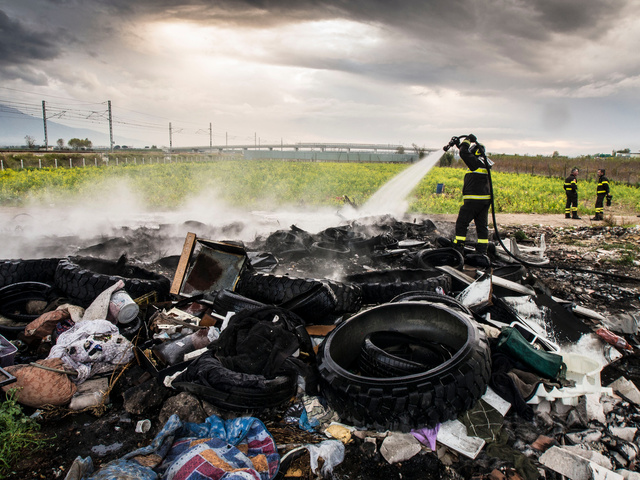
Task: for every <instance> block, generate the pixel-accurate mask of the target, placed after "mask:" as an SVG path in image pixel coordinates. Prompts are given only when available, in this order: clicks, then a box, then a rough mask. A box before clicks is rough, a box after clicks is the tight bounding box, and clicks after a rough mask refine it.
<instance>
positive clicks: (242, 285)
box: [236, 273, 362, 321]
mask: <svg viewBox="0 0 640 480" xmlns="http://www.w3.org/2000/svg"><path fill="white" fill-rule="evenodd" d="M318 286H324V287H325V288H326V289H327V290H328V292H327V293H329V292H330V294H328V295H324V299H322V298H316V299H315V302H316V306H315V307H313V308H314V309H315V310H309V309H307V310H306V311H305V313H306V315H307V316H308V315H309V314H312V316H313V317H314V320H315V321H317V320H318V319H319V318H320V317H322V316H324V315H332V314H341V313H344V312H357V311H358V310H359V309H360V307H361V305H362V300H361V298H362V297H361V290H360V288H359V287H358V286H355V285H349V284H343V283H340V282H335V281H332V280H325V279H321V280H320V279H311V278H296V277H289V276H287V275H272V274H268V273H250V274H245V275H243V276H242V277H241V279H240V281H239V282H238V285H237V287H236V291H237V292H238V293H239V294H241V295H245V296H247V297H249V298H251V299H253V300H257V301H259V302H262V303H266V304H269V305H283V304H286V303H287V302H291V301H293V300H294V299H295V298H302V297H304V294H306V293H307V292H309V291H311V290H312V289H318ZM318 302H319V303H318ZM306 303H307V304H309V303H310V302H309V301H308V299H307V301H306ZM296 313H298V315H300V316H302V317H304V316H305V315H303V314H302V313H301V310H300V311H296Z"/></svg>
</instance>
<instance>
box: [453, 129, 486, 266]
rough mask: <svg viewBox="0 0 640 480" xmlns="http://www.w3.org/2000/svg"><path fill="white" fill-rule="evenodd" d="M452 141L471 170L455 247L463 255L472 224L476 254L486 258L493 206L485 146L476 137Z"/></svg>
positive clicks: (465, 178)
mask: <svg viewBox="0 0 640 480" xmlns="http://www.w3.org/2000/svg"><path fill="white" fill-rule="evenodd" d="M452 141H454V144H455V145H456V147H458V149H459V151H460V158H462V161H463V162H464V163H465V164H466V165H467V167H468V168H469V170H468V171H467V173H466V174H465V176H464V185H463V187H462V200H463V203H462V206H461V207H460V212H459V213H458V218H457V220H456V236H455V238H454V240H453V246H454V247H455V248H456V249H457V250H459V251H460V252H461V253H464V245H465V242H466V241H467V229H468V228H469V224H470V223H471V220H473V222H474V223H475V225H476V233H477V236H478V241H477V243H476V252H478V253H479V254H482V255H485V254H486V253H487V249H488V247H489V207H490V206H491V190H490V188H489V172H488V171H487V166H490V165H491V163H489V162H490V161H487V158H486V156H485V151H484V146H482V145H481V144H479V143H478V139H477V138H476V136H475V135H473V134H471V135H468V136H467V137H466V138H465V139H464V140H462V141H460V140H459V139H457V138H455V137H454V139H452ZM485 161H487V163H488V165H487V163H485Z"/></svg>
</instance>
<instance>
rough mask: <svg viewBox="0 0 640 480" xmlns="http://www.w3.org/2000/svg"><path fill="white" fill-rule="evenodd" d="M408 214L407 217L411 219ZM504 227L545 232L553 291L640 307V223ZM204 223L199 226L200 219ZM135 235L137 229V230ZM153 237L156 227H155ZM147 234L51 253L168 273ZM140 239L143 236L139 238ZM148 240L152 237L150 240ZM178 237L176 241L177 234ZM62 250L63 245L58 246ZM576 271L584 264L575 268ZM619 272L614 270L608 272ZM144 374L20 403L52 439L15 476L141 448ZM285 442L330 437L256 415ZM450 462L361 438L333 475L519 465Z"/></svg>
mask: <svg viewBox="0 0 640 480" xmlns="http://www.w3.org/2000/svg"><path fill="white" fill-rule="evenodd" d="M409 221H411V220H409ZM508 223H509V222H505V225H504V226H502V227H501V231H502V232H503V235H504V236H505V237H507V236H508V237H515V238H517V239H518V243H519V244H520V245H525V246H526V245H535V244H537V243H538V242H539V239H540V236H541V235H542V234H544V235H545V239H546V243H547V245H548V249H547V256H548V258H549V259H550V264H549V266H548V267H546V268H532V269H530V270H529V273H530V274H531V275H532V276H533V277H534V278H537V279H539V280H540V282H541V283H542V284H544V285H545V286H546V288H547V289H548V293H550V294H552V295H554V296H556V297H559V298H562V299H566V300H569V301H573V302H575V303H576V304H579V305H581V306H584V307H586V308H589V309H593V310H595V311H597V312H599V313H603V314H604V313H608V314H616V313H621V312H637V311H638V309H639V308H640V282H639V281H628V280H624V279H622V278H621V277H622V276H630V277H635V279H640V264H639V262H638V258H640V251H639V249H640V247H639V245H640V241H639V240H640V228H639V227H638V226H635V227H623V226H611V227H606V226H593V225H575V224H573V225H570V226H566V227H564V226H557V225H544V222H543V221H536V219H534V218H531V222H530V223H529V224H522V223H520V222H517V223H516V224H515V225H513V224H511V225H510V224H508ZM435 224H436V226H437V232H436V233H438V234H442V235H445V236H446V235H450V234H451V232H452V230H453V224H452V222H451V221H442V220H439V219H438V220H437V221H436V222H435ZM190 227H191V228H190V229H189V230H190V231H198V230H197V228H198V225H191V226H190ZM200 227H203V226H202V225H200ZM233 231H234V230H233V227H226V229H225V230H224V233H221V232H220V231H215V230H214V231H211V230H210V231H208V232H206V234H207V236H206V238H215V237H214V236H215V235H218V234H219V235H224V236H223V237H218V238H227V239H228V238H232V236H231V235H232V234H233ZM132 233H135V235H131V234H132ZM156 235H157V233H156ZM152 236H153V235H150V234H149V232H148V231H146V230H144V229H141V230H139V231H137V232H132V231H130V230H128V231H124V232H122V234H121V235H120V236H119V237H115V238H111V239H106V238H101V239H100V241H96V240H95V239H94V242H95V243H93V244H91V243H90V242H89V243H87V242H85V245H84V246H80V247H78V246H74V248H75V251H73V252H64V253H63V252H62V251H60V250H56V249H55V248H53V247H52V250H50V251H49V252H48V253H49V254H53V255H58V254H64V255H66V254H70V253H74V254H77V253H82V254H85V255H86V254H93V255H95V256H98V257H100V256H102V257H104V258H108V257H112V258H115V257H117V255H115V254H116V253H118V254H121V253H123V251H124V252H126V253H127V254H128V256H129V259H130V261H132V262H135V261H136V260H137V259H138V258H140V259H141V260H142V262H141V263H140V264H141V265H144V266H145V267H146V268H149V269H150V270H153V271H155V272H158V273H163V274H164V275H166V276H168V277H169V278H172V276H173V272H174V270H173V265H175V263H174V262H175V260H176V258H175V256H176V255H177V254H179V253H180V252H179V250H174V251H172V252H169V251H164V252H163V253H165V254H169V255H168V256H167V255H165V257H164V258H163V260H162V261H153V262H150V261H149V257H150V254H149V252H150V251H152V252H154V254H155V256H156V260H157V259H158V254H157V253H158V252H157V251H156V250H154V247H153V246H152V242H151V241H150V238H149V237H152ZM135 238H137V239H138V242H137V243H136V241H135V240H134V239H135ZM262 240H264V238H262V239H260V238H259V239H257V240H256V241H254V242H252V243H251V244H248V249H252V248H258V247H260V246H263V244H262ZM147 243H148V244H147ZM174 244H177V245H180V238H179V237H178V238H177V242H174ZM57 246H58V247H60V244H58V245H57ZM338 263H340V265H341V266H340V268H341V269H342V272H341V273H354V272H356V271H362V269H363V268H367V267H368V265H364V264H363V263H362V262H358V261H352V262H351V263H348V262H347V264H346V265H345V262H344V260H342V261H341V262H338ZM336 268H337V265H336V264H334V263H333V260H332V261H331V262H329V261H321V262H312V261H306V262H305V260H304V259H301V260H298V261H295V262H290V263H288V264H281V265H280V266H279V267H278V273H286V274H289V275H292V276H307V275H311V276H314V277H322V276H323V275H333V276H335V275H336ZM571 269H579V270H578V271H575V270H571ZM580 270H596V271H599V272H604V274H596V273H590V272H586V271H580ZM611 275H613V276H611ZM145 375H147V374H146V373H145V372H144V370H143V369H142V368H141V367H139V366H136V365H134V366H131V367H130V368H128V369H127V370H126V371H125V372H124V374H122V375H121V376H120V378H119V381H118V382H116V383H115V385H114V388H113V390H112V391H111V394H110V398H111V402H110V403H109V404H108V405H106V406H105V408H103V409H100V410H99V411H96V410H93V411H85V412H81V413H77V412H75V413H72V412H70V411H68V410H66V409H50V410H38V411H36V410H34V409H32V408H29V407H24V410H25V412H26V413H27V414H28V415H31V414H34V415H36V416H37V417H38V418H39V421H40V425H41V429H40V434H41V435H42V437H43V438H46V439H47V446H46V447H45V448H44V449H42V450H40V451H37V452H30V451H25V452H24V455H23V457H22V460H21V461H20V462H19V463H18V464H17V465H15V467H14V471H13V473H12V474H11V475H10V476H8V477H6V478H9V479H53V478H64V477H65V476H66V474H67V472H68V470H69V467H70V466H71V464H72V462H73V460H74V459H75V458H76V457H78V456H80V457H91V458H92V459H93V462H94V465H95V467H96V470H97V469H98V468H99V467H100V465H102V464H105V463H107V462H108V461H111V460H114V459H116V458H119V457H121V456H122V455H124V454H125V453H127V452H129V451H131V450H134V449H136V448H139V447H142V446H146V445H148V444H149V442H150V441H151V440H152V439H153V437H154V435H155V434H156V433H157V432H158V430H159V429H160V428H161V427H162V423H161V421H160V418H159V416H160V415H161V407H156V408H153V409H150V410H148V411H146V412H144V414H143V415H132V414H129V413H127V412H125V411H124V409H123V401H122V394H123V392H124V391H125V390H126V389H127V388H128V387H130V386H132V385H134V384H136V383H137V382H139V381H141V379H142V378H144V377H145ZM620 375H624V376H626V377H627V378H629V379H631V380H634V381H635V382H636V384H638V385H640V360H639V358H638V357H636V356H635V355H628V356H625V357H623V359H622V360H621V361H619V362H617V363H616V364H612V365H610V366H608V367H606V368H605V369H604V370H603V371H602V383H603V384H604V385H606V384H607V382H608V381H612V380H614V379H616V378H618V377H619V376H620ZM204 408H205V410H206V411H207V413H218V414H219V415H221V416H225V415H232V414H230V413H229V412H220V411H216V409H215V408H213V407H211V406H210V405H206V402H205V405H204ZM255 416H257V417H258V418H261V419H262V420H263V421H264V422H265V424H266V425H267V427H268V428H269V430H270V432H271V433H272V434H273V435H274V437H275V439H276V442H277V443H278V444H279V445H300V444H304V443H317V442H319V441H321V440H323V439H325V438H326V437H324V436H322V435H319V434H318V435H313V434H309V433H306V432H303V431H301V430H299V429H297V428H293V427H291V426H287V425H285V424H284V423H283V416H284V412H283V411H271V412H268V415H265V414H260V413H256V414H255ZM143 418H149V419H151V421H152V428H151V430H150V431H149V432H147V433H145V434H138V433H134V426H135V424H136V422H137V421H138V420H140V419H143ZM510 422H511V423H512V424H513V425H517V424H519V423H522V422H524V420H522V419H519V418H517V416H515V415H514V416H511V414H509V417H508V423H510ZM459 460H460V461H459V462H455V461H454V462H453V463H452V464H451V465H450V466H447V465H446V464H445V463H446V462H444V463H443V462H442V461H440V460H439V459H438V458H437V457H436V455H435V454H426V455H418V456H416V457H414V458H412V459H411V460H408V461H406V462H401V463H399V464H393V465H389V464H388V463H387V462H386V461H385V460H384V459H383V458H382V457H381V456H380V454H379V453H374V452H371V451H370V450H369V449H367V448H366V445H364V444H363V443H362V442H360V441H354V442H353V443H351V444H350V445H348V446H347V451H346V456H345V460H344V462H343V463H342V464H340V465H339V466H338V467H336V469H335V470H334V478H340V479H343V478H344V479H347V478H350V479H353V478H362V479H369V478H371V479H373V478H376V479H377V478H403V479H407V478H436V476H437V478H471V477H482V476H483V475H487V474H488V473H489V472H491V471H492V470H493V469H494V468H501V467H513V466H512V465H508V464H505V463H504V462H500V461H497V460H492V459H490V458H488V457H487V456H486V455H484V454H481V456H480V457H479V458H478V459H477V461H475V462H469V461H464V460H463V459H459ZM289 472H290V475H291V478H293V477H294V476H295V477H296V478H315V477H314V475H313V474H312V473H311V472H310V470H309V467H308V456H306V457H305V456H302V457H301V458H300V459H298V460H295V461H294V462H293V463H292V465H291V468H290V469H289Z"/></svg>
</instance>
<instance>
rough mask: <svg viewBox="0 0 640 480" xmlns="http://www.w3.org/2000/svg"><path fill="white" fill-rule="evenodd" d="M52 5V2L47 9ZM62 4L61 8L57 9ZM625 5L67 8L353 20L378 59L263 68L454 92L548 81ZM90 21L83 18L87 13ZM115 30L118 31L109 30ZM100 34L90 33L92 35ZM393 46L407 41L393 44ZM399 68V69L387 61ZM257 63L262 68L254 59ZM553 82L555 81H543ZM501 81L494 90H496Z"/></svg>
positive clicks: (349, 2)
mask: <svg viewBox="0 0 640 480" xmlns="http://www.w3.org/2000/svg"><path fill="white" fill-rule="evenodd" d="M50 1H52V0H50ZM57 1H58V2H60V1H61V0H57ZM631 3H632V2H631V1H630V0H399V1H396V2H391V1H389V0H321V1H316V0H279V1H274V0H178V1H175V0H137V1H135V2H131V1H130V0H97V1H92V2H85V1H82V0H75V1H74V0H67V1H64V2H63V4H65V5H67V6H69V5H71V4H75V5H76V7H78V8H83V7H88V6H89V5H90V6H91V8H92V11H93V12H99V13H98V14H97V15H98V16H99V17H100V18H102V19H104V21H103V22H102V23H101V25H100V28H106V25H107V24H110V25H112V26H114V25H117V23H118V22H127V23H129V24H131V23H134V22H136V21H137V20H169V19H172V20H177V19H182V20H187V21H191V22H194V23H201V24H205V25H218V26H226V27H233V28H247V29H253V28H272V27H274V26H277V25H288V24H296V23H299V22H302V21H318V20H350V21H354V22H358V23H364V24H370V25H372V26H375V27H377V28H380V29H382V31H384V32H386V35H387V37H386V39H385V40H386V44H385V45H382V46H380V54H381V55H380V57H379V58H371V59H367V60H366V61H365V62H362V61H359V59H355V60H354V61H352V59H349V58H342V59H335V58H331V57H329V56H323V54H322V53H321V52H316V53H315V54H312V55H306V56H305V55H300V56H298V55H296V54H294V53H292V52H290V51H286V49H283V50H282V52H270V54H271V55H272V56H270V57H269V59H265V61H268V62H270V63H280V64H282V65H298V66H305V67H311V68H318V69H334V70H339V71H346V72H350V73H356V74H357V73H361V74H367V75H372V76H374V77H376V78H379V79H381V80H385V79H391V80H393V81H400V82H406V83H411V82H415V81H416V80H420V79H421V78H422V79H423V80H425V81H427V82H433V83H435V84H437V83H440V84H444V83H451V82H453V84H455V83H457V81H458V80H459V76H458V73H459V69H458V68H457V65H458V64H460V65H464V64H467V65H473V74H472V75H473V76H475V77H476V78H475V79H472V81H473V82H478V83H482V82H483V76H486V77H487V79H485V80H484V81H485V82H487V81H489V80H488V77H493V78H495V76H496V74H501V75H503V76H504V77H508V78H518V79H519V80H521V81H523V82H526V83H533V82H543V83H544V82H545V80H544V76H545V73H546V72H547V71H548V70H550V69H553V68H555V66H556V65H555V64H554V63H552V62H550V61H549V59H550V58H551V57H552V56H553V55H554V54H555V52H556V51H557V48H558V46H557V44H556V42H557V41H558V39H559V38H560V39H562V46H563V48H565V49H567V48H569V49H571V48H572V47H571V46H572V45H574V46H575V48H578V47H580V46H581V45H583V44H584V42H585V41H593V40H596V39H598V38H599V37H601V36H602V35H604V34H605V33H606V32H607V31H609V30H610V29H615V28H616V23H617V21H616V19H619V18H624V16H625V14H626V13H625V9H626V8H628V5H630V4H631ZM87 14H89V11H87ZM114 28H117V27H114ZM97 34H98V33H96V35H97ZM399 38H404V39H410V40H411V42H412V43H411V44H410V45H407V42H405V43H404V44H402V45H398V44H396V43H395V41H396V40H397V39H399ZM392 57H396V58H397V59H398V64H402V65H403V66H402V68H397V67H396V66H394V64H393V62H392V61H391V59H392ZM258 60H259V59H258ZM550 81H553V80H551V79H550ZM498 82H499V81H498Z"/></svg>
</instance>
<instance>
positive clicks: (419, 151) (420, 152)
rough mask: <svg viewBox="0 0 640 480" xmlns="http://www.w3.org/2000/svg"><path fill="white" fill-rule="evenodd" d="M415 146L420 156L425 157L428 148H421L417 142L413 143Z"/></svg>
mask: <svg viewBox="0 0 640 480" xmlns="http://www.w3.org/2000/svg"><path fill="white" fill-rule="evenodd" d="M412 146H413V150H414V151H415V152H416V153H417V154H418V158H422V157H424V155H425V153H426V150H425V149H424V148H420V147H419V146H418V145H416V144H415V143H414V144H412Z"/></svg>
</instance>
